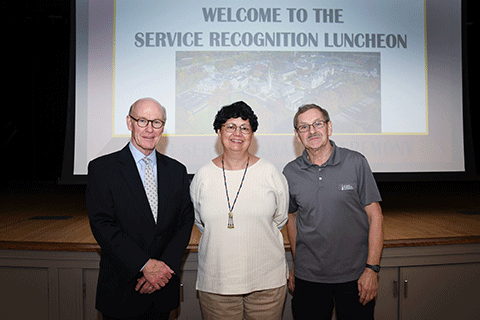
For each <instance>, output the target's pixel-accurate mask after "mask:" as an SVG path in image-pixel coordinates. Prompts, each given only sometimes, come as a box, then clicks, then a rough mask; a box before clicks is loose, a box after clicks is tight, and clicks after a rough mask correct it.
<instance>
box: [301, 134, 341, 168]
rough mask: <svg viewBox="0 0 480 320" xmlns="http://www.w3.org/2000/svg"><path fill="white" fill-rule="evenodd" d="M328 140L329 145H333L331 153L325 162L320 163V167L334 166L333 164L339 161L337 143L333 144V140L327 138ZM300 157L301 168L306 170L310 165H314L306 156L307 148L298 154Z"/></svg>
mask: <svg viewBox="0 0 480 320" xmlns="http://www.w3.org/2000/svg"><path fill="white" fill-rule="evenodd" d="M329 142H330V145H331V146H332V147H333V149H332V154H331V155H330V157H329V158H328V160H327V162H325V163H324V164H323V165H322V167H326V166H335V165H337V164H339V163H340V154H339V152H337V145H336V144H335V142H334V141H333V140H329ZM300 159H301V161H300V168H301V169H304V170H306V169H308V168H310V167H311V166H314V164H313V163H312V162H311V161H310V159H309V158H308V153H307V150H303V153H302V155H301V156H300Z"/></svg>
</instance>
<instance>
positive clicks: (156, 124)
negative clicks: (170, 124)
mask: <svg viewBox="0 0 480 320" xmlns="http://www.w3.org/2000/svg"><path fill="white" fill-rule="evenodd" d="M129 116H130V118H132V119H133V120H135V121H136V122H137V125H138V126H139V127H140V128H145V127H147V126H148V124H149V123H150V122H151V123H152V127H153V128H154V129H160V128H162V127H163V126H164V125H165V121H163V120H160V119H155V120H147V119H145V118H139V119H135V118H134V117H132V116H131V115H129Z"/></svg>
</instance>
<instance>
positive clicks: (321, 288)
mask: <svg viewBox="0 0 480 320" xmlns="http://www.w3.org/2000/svg"><path fill="white" fill-rule="evenodd" d="M334 307H335V310H336V312H337V319H338V320H347V319H365V320H366V319H369V320H371V319H373V318H374V308H375V300H372V301H370V302H369V303H367V304H366V305H365V306H364V305H363V304H361V303H360V302H359V296H358V286H357V281H351V282H346V283H315V282H310V281H305V280H302V279H299V278H297V277H295V291H294V292H293V299H292V310H293V315H294V317H295V320H303V319H308V320H311V319H325V320H331V319H332V312H333V309H334Z"/></svg>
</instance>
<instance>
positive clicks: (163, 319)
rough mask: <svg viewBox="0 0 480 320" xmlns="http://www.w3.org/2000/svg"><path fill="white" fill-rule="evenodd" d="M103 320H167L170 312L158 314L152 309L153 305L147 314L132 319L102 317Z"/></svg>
mask: <svg viewBox="0 0 480 320" xmlns="http://www.w3.org/2000/svg"><path fill="white" fill-rule="evenodd" d="M102 316H103V320H168V319H169V318H170V312H167V313H159V312H158V311H157V310H156V309H155V308H153V304H152V305H151V306H150V308H148V310H147V312H145V313H144V314H142V315H141V316H138V317H134V318H121V319H117V318H111V317H108V316H106V315H102Z"/></svg>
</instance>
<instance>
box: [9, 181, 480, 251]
mask: <svg viewBox="0 0 480 320" xmlns="http://www.w3.org/2000/svg"><path fill="white" fill-rule="evenodd" d="M382 208H383V213H384V223H385V247H403V246H426V245H443V244H461V243H480V192H479V193H477V192H476V191H475V192H470V193H468V194H458V193H455V192H453V193H450V194H448V195H445V194H440V195H431V194H430V195H423V196H416V195H412V194H411V193H405V194H397V195H395V196H392V197H387V198H385V197H384V201H383V202H382ZM282 232H284V239H285V247H286V248H287V249H289V243H288V239H287V237H286V232H285V229H284V230H283V231H282ZM199 239H200V232H199V231H198V230H197V229H196V228H194V230H193V232H192V237H191V239H190V244H189V247H188V250H191V251H195V250H197V248H198V242H199ZM0 249H18V250H53V251H58V250H60V251H100V248H99V246H98V244H97V243H96V241H95V239H94V237H93V235H92V233H91V231H90V226H89V222H88V217H87V213H86V208H85V198H84V193H83V192H82V189H81V187H74V188H73V189H68V188H67V189H62V190H61V191H58V189H54V190H49V189H48V188H47V190H43V191H42V190H40V191H39V190H37V189H35V187H32V190H24V189H22V190H21V191H18V190H17V191H14V192H7V193H5V192H4V193H2V194H1V198H0Z"/></svg>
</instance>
